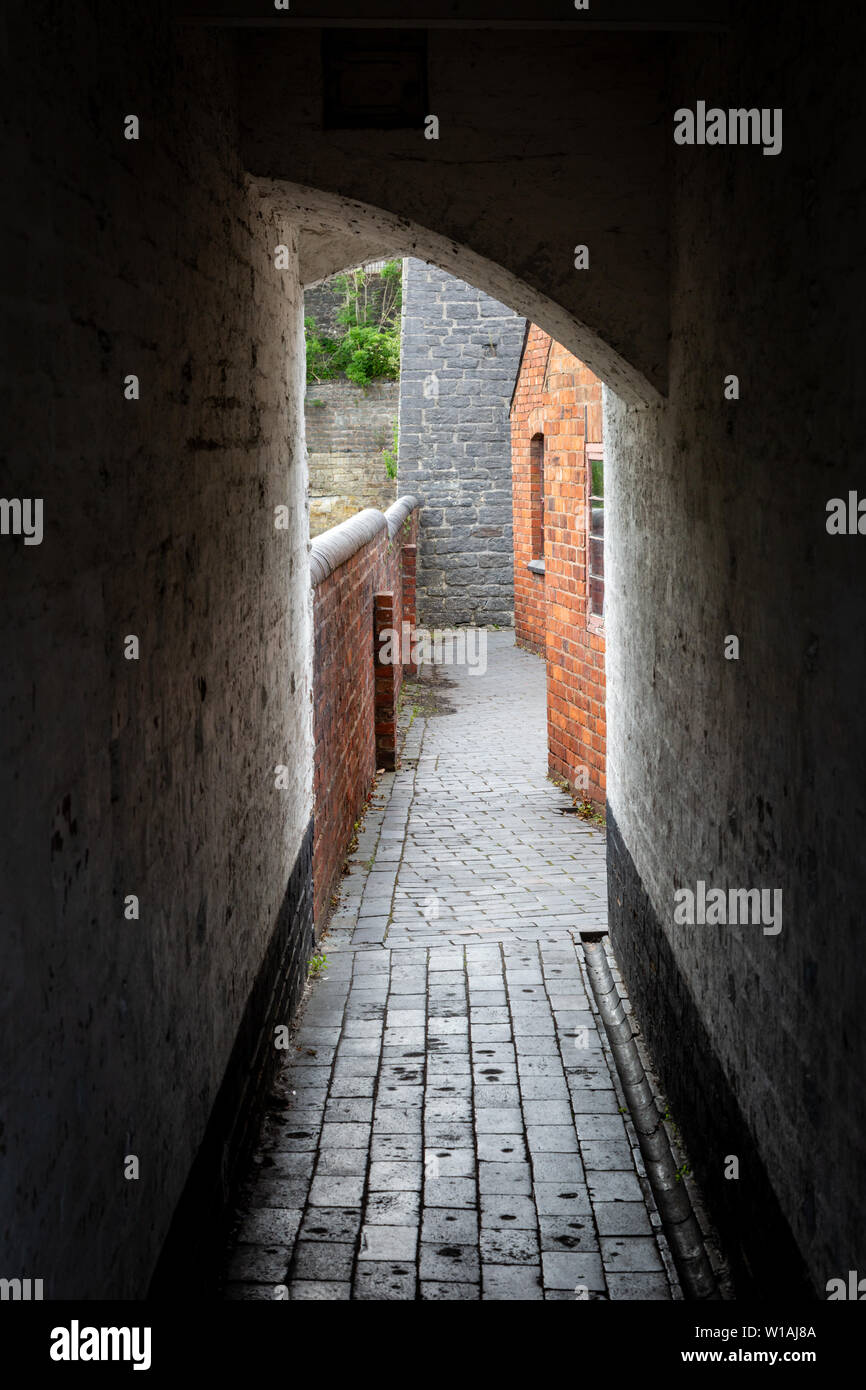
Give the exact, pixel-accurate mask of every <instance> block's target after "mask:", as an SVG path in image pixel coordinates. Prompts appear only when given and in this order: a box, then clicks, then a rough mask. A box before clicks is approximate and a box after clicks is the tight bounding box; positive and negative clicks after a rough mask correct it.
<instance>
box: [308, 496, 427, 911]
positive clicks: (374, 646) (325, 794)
mask: <svg viewBox="0 0 866 1390" xmlns="http://www.w3.org/2000/svg"><path fill="white" fill-rule="evenodd" d="M410 504H411V505H410ZM389 523H390V524H389ZM417 536H418V508H417V506H416V505H415V499H414V498H408V499H401V501H400V502H398V503H397V504H396V505H395V506H393V507H392V508H390V509H389V511H388V513H386V514H385V515H384V516H383V515H382V513H381V512H376V511H375V510H372V509H371V510H368V511H365V512H362V513H360V514H359V515H358V516H356V517H354V518H352V519H351V520H350V521H348V522H344V523H343V524H342V525H341V526H338V527H334V528H333V529H332V530H330V531H326V532H324V533H323V534H322V535H321V536H320V537H319V538H318V539H317V540H316V541H315V542H314V543H313V552H312V556H311V570H312V578H313V597H314V603H313V638H314V646H315V655H314V661H313V669H314V684H313V707H314V724H315V771H314V779H315V816H314V824H315V833H314V842H313V881H314V887H315V920H316V926H317V928H321V926H322V925H323V924H324V922H325V920H326V918H327V915H328V906H329V902H330V897H331V894H332V892H333V889H334V886H335V884H336V882H337V880H338V877H339V873H340V869H341V867H342V864H343V860H344V858H345V855H346V850H347V848H348V845H349V842H350V840H351V838H352V828H353V826H354V824H355V821H356V820H357V818H358V815H359V813H360V811H361V809H362V807H363V805H364V802H365V800H366V797H367V793H368V791H369V790H370V787H371V785H372V782H373V777H374V774H375V772H376V769H377V768H379V767H393V766H394V750H395V740H396V727H395V720H396V708H397V700H398V698H399V694H400V687H401V684H402V677H403V666H402V659H401V660H400V661H398V662H397V663H396V664H393V663H390V664H388V665H387V666H383V665H382V664H381V663H380V662H379V661H378V659H377V658H378V654H379V652H380V651H381V646H380V643H379V642H378V640H377V638H378V631H379V627H381V626H384V627H388V626H390V625H392V624H393V627H394V628H395V630H396V631H397V632H398V633H401V632H402V623H403V621H404V620H405V621H406V622H409V623H412V624H414V621H415V609H414V584H413V582H412V581H413V573H414V556H415V544H416V541H417ZM404 584H405V591H404ZM398 654H399V656H400V657H401V658H402V655H403V653H402V652H399V653H398Z"/></svg>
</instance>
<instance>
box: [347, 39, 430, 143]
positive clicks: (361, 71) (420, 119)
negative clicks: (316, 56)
mask: <svg viewBox="0 0 866 1390" xmlns="http://www.w3.org/2000/svg"><path fill="white" fill-rule="evenodd" d="M322 78H323V81H322V89H323V96H324V109H323V113H322V124H323V126H324V128H325V130H405V129H407V128H409V127H414V128H415V129H418V130H422V129H423V125H424V118H425V116H428V115H429V114H430V108H429V106H428V104H427V33H426V30H424V29H394V30H387V29H325V30H324V31H323V33H322Z"/></svg>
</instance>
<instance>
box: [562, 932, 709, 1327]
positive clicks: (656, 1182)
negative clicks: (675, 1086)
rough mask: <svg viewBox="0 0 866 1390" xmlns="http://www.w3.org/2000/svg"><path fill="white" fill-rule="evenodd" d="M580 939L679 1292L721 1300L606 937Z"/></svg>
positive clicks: (693, 1297)
mask: <svg viewBox="0 0 866 1390" xmlns="http://www.w3.org/2000/svg"><path fill="white" fill-rule="evenodd" d="M581 944H582V946H583V951H584V958H585V961H586V967H587V971H588V973H589V979H590V984H591V985H592V992H593V995H594V997H595V1002H596V1004H597V1006H598V1011H599V1013H600V1014H601V1017H602V1020H603V1022H604V1027H605V1032H606V1033H607V1037H608V1041H609V1042H610V1046H611V1049H612V1051H613V1055H614V1059H615V1061H616V1069H617V1071H618V1072H619V1077H620V1080H621V1082H622V1088H623V1091H624V1092H625V1098H626V1101H627V1103H628V1108H629V1110H630V1111H631V1117H632V1121H633V1123H634V1127H635V1130H636V1131H637V1137H638V1143H639V1144H640V1151H641V1153H642V1155H643V1160H644V1164H645V1165H646V1171H647V1177H648V1178H649V1182H650V1186H651V1187H652V1190H653V1196H654V1197H655V1200H656V1206H657V1207H658V1210H659V1215H660V1216H661V1219H662V1226H663V1228H664V1232H665V1235H666V1236H667V1239H668V1244H669V1245H670V1249H671V1254H672V1255H673V1258H674V1263H675V1265H676V1268H677V1273H678V1274H679V1276H680V1282H681V1284H682V1287H683V1292H684V1293H685V1295H686V1297H687V1298H688V1299H693V1300H696V1301H702V1302H708V1301H712V1300H716V1299H721V1294H720V1292H719V1286H718V1284H717V1282H716V1276H715V1274H714V1273H713V1269H712V1266H711V1264H710V1261H709V1258H708V1256H707V1252H706V1249H705V1247H704V1239H703V1236H702V1234H701V1229H700V1227H699V1225H698V1222H697V1219H696V1217H695V1213H694V1210H693V1208H692V1203H691V1198H690V1197H689V1193H688V1189H687V1187H686V1184H685V1183H684V1182H682V1181H679V1180H678V1179H677V1165H676V1163H675V1161H674V1156H673V1154H672V1153H671V1146H670V1141H669V1139H668V1136H667V1131H666V1130H665V1127H664V1122H663V1120H662V1117H661V1115H660V1114H659V1110H658V1106H657V1105H656V1103H655V1098H654V1096H653V1093H652V1089H651V1087H650V1084H649V1081H648V1080H647V1075H646V1072H645V1071H644V1067H643V1063H642V1062H641V1059H640V1053H639V1052H638V1049H637V1044H636V1043H635V1040H634V1035H633V1033H632V1030H631V1023H630V1022H629V1019H628V1015H627V1014H626V1012H625V1010H624V1009H623V1006H622V1000H621V999H620V997H619V994H618V992H617V988H616V983H615V981H614V978H613V976H612V974H611V972H610V966H609V964H608V960H607V955H606V954H605V949H604V940H603V938H602V936H601V935H600V934H596V933H593V934H589V933H587V934H586V935H583V934H581Z"/></svg>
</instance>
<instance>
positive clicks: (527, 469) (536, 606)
mask: <svg viewBox="0 0 866 1390" xmlns="http://www.w3.org/2000/svg"><path fill="white" fill-rule="evenodd" d="M601 421H602V412H601V382H600V381H599V379H598V377H596V376H595V375H594V374H593V373H592V372H591V371H590V370H589V368H588V367H585V366H584V364H583V363H582V362H580V361H578V359H577V358H576V357H573V356H572V355H571V353H570V352H567V351H566V350H565V348H563V347H561V346H560V344H559V343H557V342H554V341H553V339H552V338H551V337H550V336H549V335H548V334H547V333H544V332H543V331H542V330H541V329H540V328H538V327H537V326H536V325H535V324H530V325H529V327H528V330H527V334H526V340H525V343H524V347H523V356H522V359H521V363H520V368H519V370H518V374H517V381H516V383H515V387H514V396H513V399H512V404H511V460H512V487H513V496H514V626H515V631H516V640H517V645H518V646H520V647H525V648H527V650H529V651H532V652H537V653H538V654H539V655H540V656H544V657H545V659H546V661H547V726H548V748H549V766H550V771H551V772H553V773H556V774H557V775H558V776H561V777H564V778H565V779H566V781H567V782H568V783H569V785H570V786H571V787H572V788H573V790H575V791H576V792H578V793H582V794H583V795H585V796H587V797H588V798H589V799H590V800H591V801H595V802H599V803H602V804H603V803H604V800H605V733H606V725H605V706H604V699H605V685H604V458H603V450H602V423H601Z"/></svg>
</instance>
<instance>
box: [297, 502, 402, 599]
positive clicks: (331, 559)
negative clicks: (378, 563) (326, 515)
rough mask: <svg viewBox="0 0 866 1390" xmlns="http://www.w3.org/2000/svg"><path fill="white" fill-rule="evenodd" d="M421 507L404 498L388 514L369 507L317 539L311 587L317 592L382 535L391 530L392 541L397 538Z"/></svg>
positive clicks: (391, 507) (312, 560) (314, 548)
mask: <svg viewBox="0 0 866 1390" xmlns="http://www.w3.org/2000/svg"><path fill="white" fill-rule="evenodd" d="M417 506H418V501H417V498H415V497H412V496H411V495H407V496H406V497H400V498H398V500H397V501H396V502H394V503H393V505H392V506H390V507H389V508H388V510H387V512H380V511H379V510H378V509H377V508H376V507H365V508H364V510H363V511H362V512H356V514H355V515H354V516H350V517H349V518H348V519H347V520H346V521H341V522H340V523H339V525H338V526H332V527H330V529H329V530H327V531H323V532H322V533H321V535H319V536H316V537H315V539H314V540H313V543H312V546H311V548H310V584H311V585H312V587H313V588H315V587H316V585H317V584H321V582H322V580H323V579H327V577H328V575H329V574H333V573H334V570H336V569H339V567H340V565H344V564H345V563H346V561H347V560H349V559H351V557H352V556H353V555H354V554H356V553H357V551H359V550H360V549H361V546H362V545H366V543H367V542H368V541H371V540H372V539H373V537H374V536H377V535H378V534H379V532H380V531H383V530H385V529H387V531H388V538H389V539H390V538H391V537H392V536H394V535H396V533H397V531H398V530H399V528H400V527H401V526H402V524H403V522H404V521H405V520H406V517H407V516H408V515H409V514H410V512H412V511H414V509H415V507H417Z"/></svg>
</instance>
